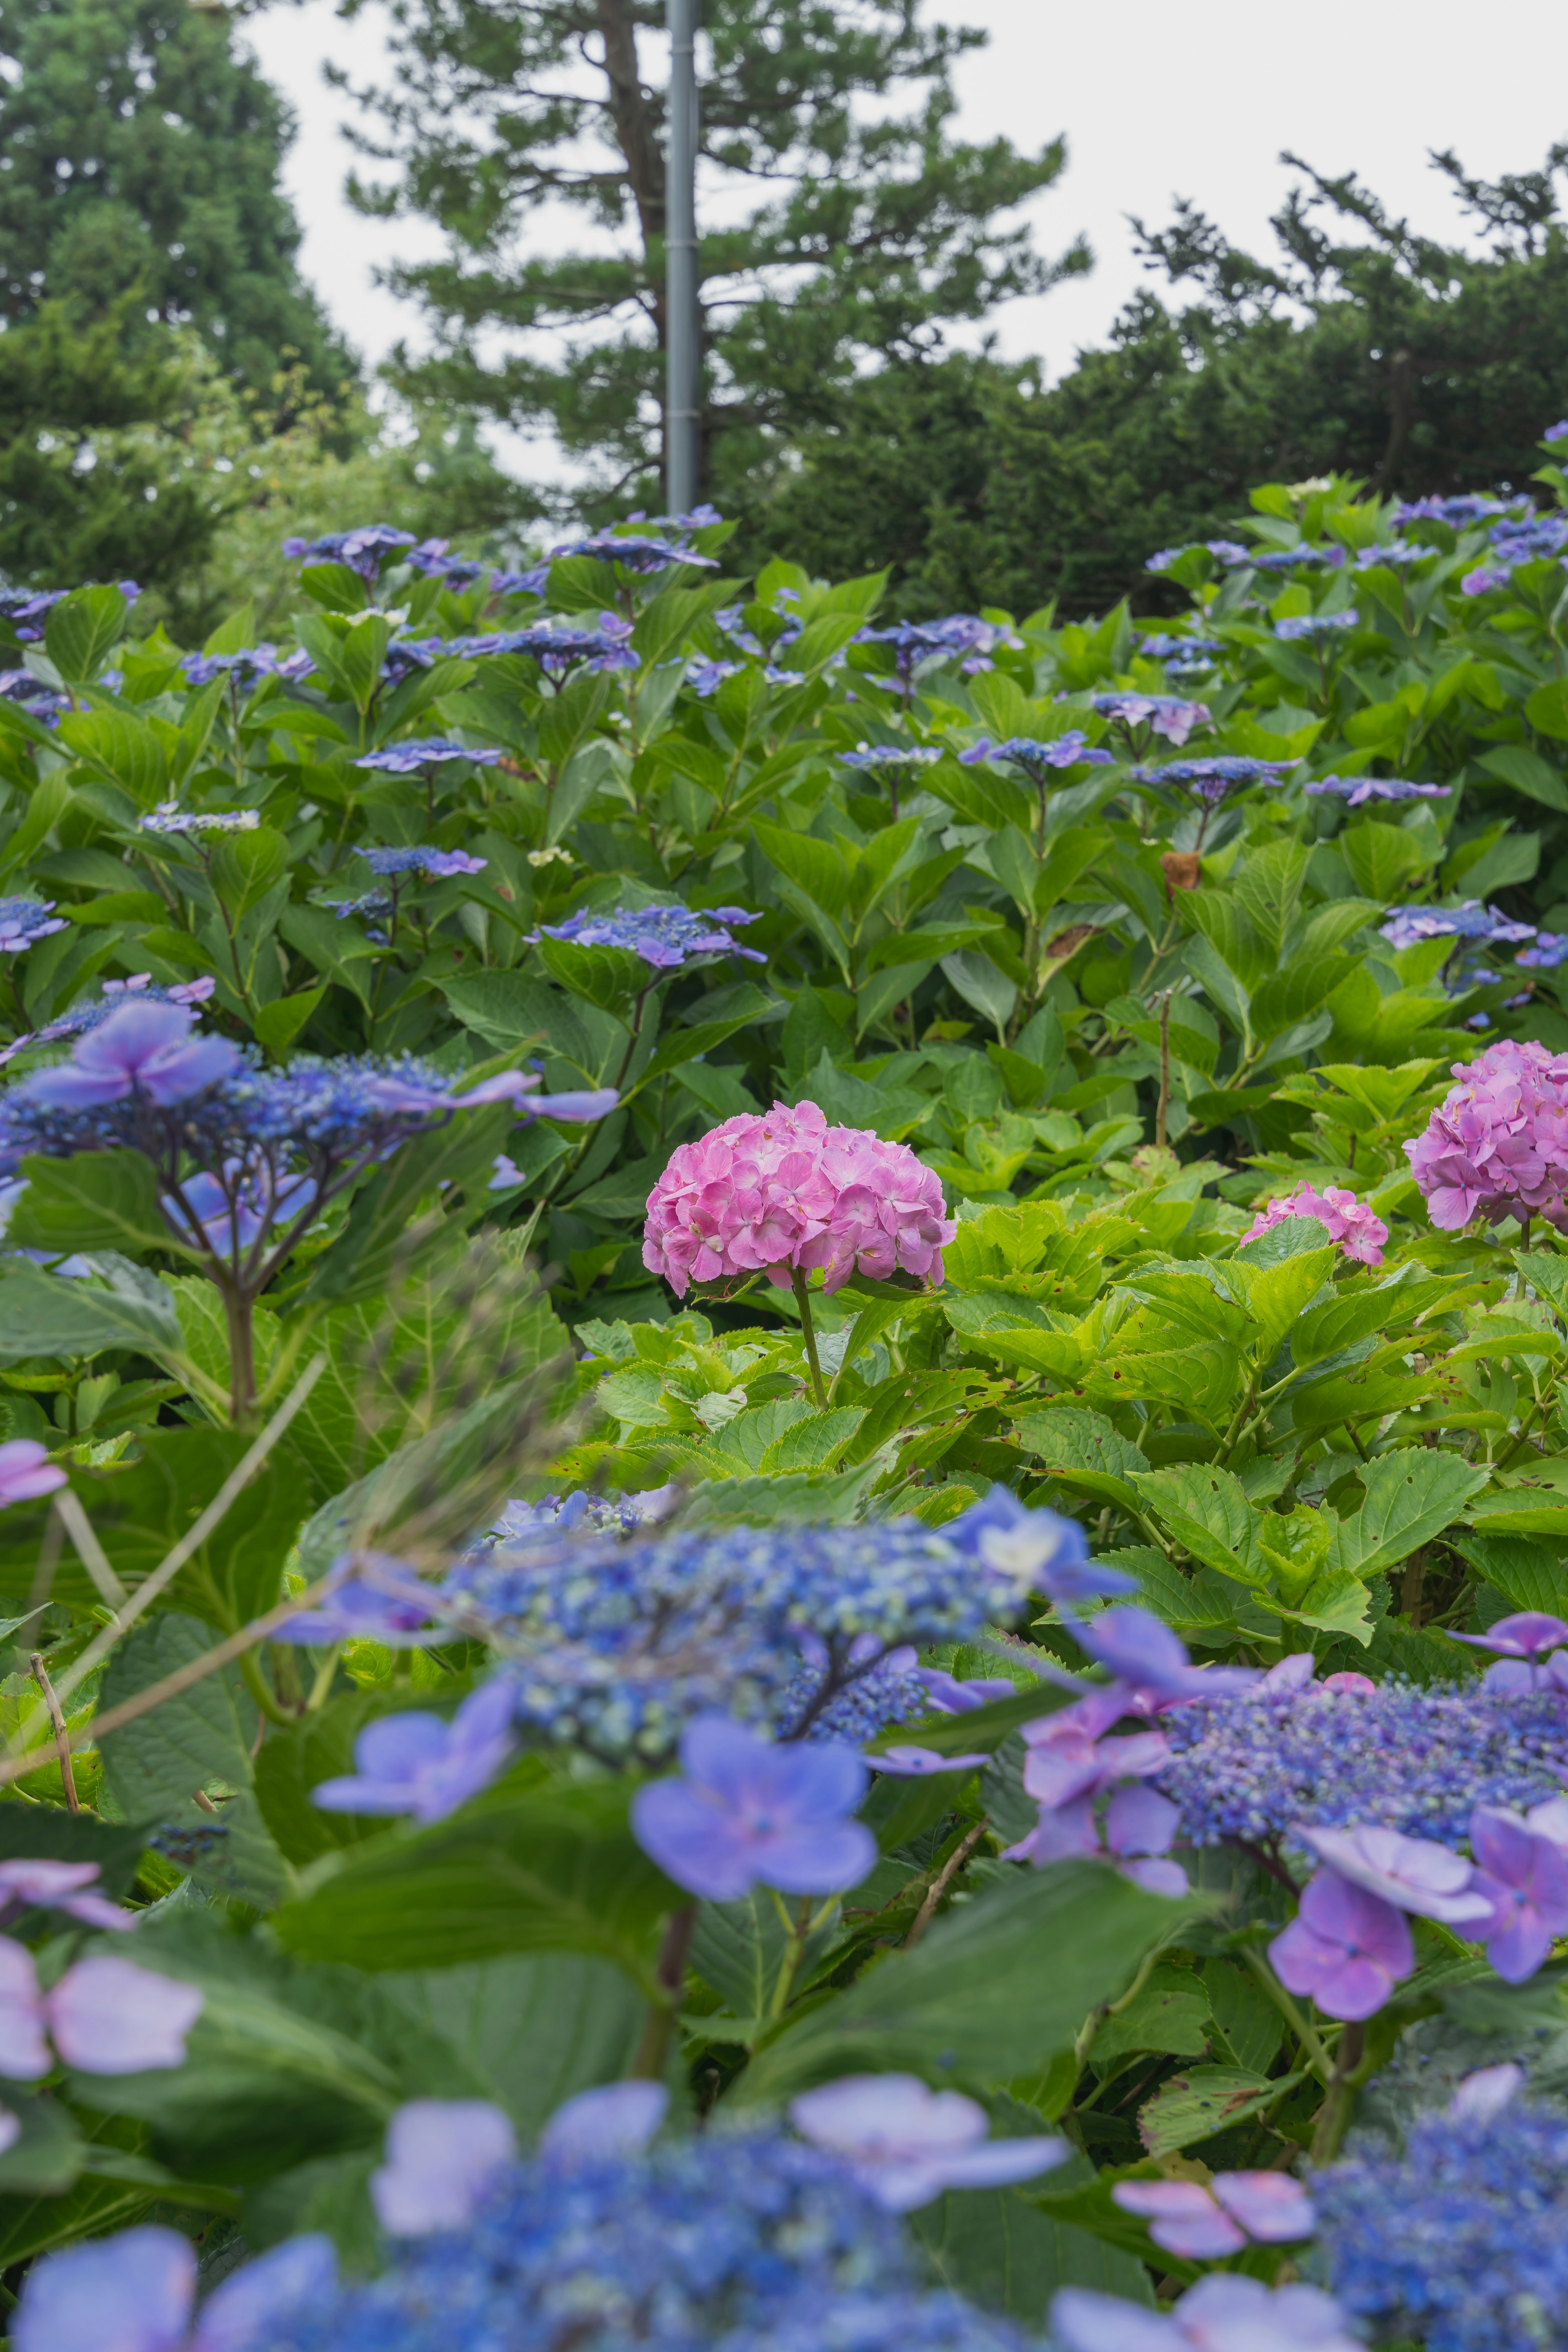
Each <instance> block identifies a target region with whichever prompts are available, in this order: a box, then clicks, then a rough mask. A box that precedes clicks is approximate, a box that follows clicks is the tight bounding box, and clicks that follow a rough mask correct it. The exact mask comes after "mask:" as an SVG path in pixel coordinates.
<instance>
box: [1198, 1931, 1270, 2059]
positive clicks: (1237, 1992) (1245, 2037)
mask: <svg viewBox="0 0 1568 2352" xmlns="http://www.w3.org/2000/svg"><path fill="white" fill-rule="evenodd" d="M1204 1990H1205V1993H1206V1994H1207V1995H1208V2003H1209V2010H1210V2012H1211V2014H1212V2015H1213V2018H1214V2021H1215V2025H1216V2026H1217V2027H1218V2028H1219V2031H1220V2032H1221V2033H1222V2034H1223V2035H1224V2036H1225V2040H1226V2049H1227V2051H1228V2053H1229V2054H1230V2056H1231V2057H1232V2058H1233V2059H1234V2060H1235V2061H1236V2063H1237V2066H1238V2067H1239V2068H1240V2069H1241V2070H1242V2071H1243V2072H1244V2073H1247V2074H1267V2073H1268V2068H1269V2067H1270V2066H1271V2065H1272V2064H1273V2063H1274V2059H1275V2055H1276V2053H1278V2051H1279V2044H1280V2042H1282V2041H1283V2040H1284V2038H1285V2021H1284V2019H1283V2018H1282V2017H1281V2016H1280V2014H1279V2011H1278V2010H1277V2009H1276V2008H1275V2006H1274V2003H1273V2002H1272V2001H1271V2000H1269V1998H1268V1994H1267V1993H1266V1992H1265V1991H1264V1990H1263V1987H1262V1985H1261V1984H1260V1983H1259V1982H1258V1979H1257V1977H1255V1976H1254V1975H1253V1973H1252V1970H1251V1969H1248V1968H1243V1967H1240V1966H1238V1965H1237V1962H1236V1961H1235V1960H1225V1959H1215V1960H1206V1961H1205V1963H1204Z"/></svg>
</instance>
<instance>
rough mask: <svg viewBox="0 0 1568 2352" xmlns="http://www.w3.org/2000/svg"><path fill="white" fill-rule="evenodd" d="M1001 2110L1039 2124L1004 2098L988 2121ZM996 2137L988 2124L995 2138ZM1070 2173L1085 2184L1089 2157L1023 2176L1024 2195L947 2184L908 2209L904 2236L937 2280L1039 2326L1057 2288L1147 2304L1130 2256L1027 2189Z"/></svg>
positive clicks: (1148, 2291) (1138, 2265) (1138, 2268)
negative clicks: (1037, 2176)
mask: <svg viewBox="0 0 1568 2352" xmlns="http://www.w3.org/2000/svg"><path fill="white" fill-rule="evenodd" d="M999 2109H1000V2110H1001V2111H1002V2118H1003V2119H1005V2120H1012V2119H1014V2118H1016V2119H1017V2126H1018V2128H1020V2129H1027V2130H1033V2131H1040V2130H1041V2129H1043V2128H1044V2118H1043V2117H1042V2116H1038V2115H1037V2114H1036V2113H1035V2111H1034V2110H1033V2109H1032V2108H1027V2107H1024V2106H1022V2105H1019V2103H1018V2102H1016V2101H1014V2100H1008V2099H1005V2098H1000V2099H994V2100H993V2102H992V2118H993V2126H994V2125H995V2123H996V2121H997V2120H998V2110H999ZM1002 2136H1003V2135H999V2134H997V2133H996V2132H995V2131H994V2130H993V2137H1002ZM1075 2171H1081V2173H1082V2175H1083V2178H1084V2179H1085V2181H1086V2182H1087V2181H1088V2180H1090V2179H1092V2178H1093V2174H1092V2171H1091V2168H1090V2167H1089V2162H1088V2160H1087V2158H1084V2157H1082V2156H1079V2155H1075V2156H1074V2157H1073V2158H1069V2160H1068V2163H1067V2164H1066V2165H1063V2166H1060V2167H1058V2168H1055V2169H1053V2170H1052V2171H1050V2172H1047V2173H1046V2174H1044V2175H1043V2176H1042V2179H1041V2180H1040V2181H1039V2182H1038V2183H1032V2182H1026V2183H1025V2184H1024V2187H1023V2193H1020V2192H1019V2191H1018V2190H1016V2189H952V2190H950V2191H949V2192H948V2194H947V2195H946V2196H944V2197H939V2198H938V2199H936V2200H935V2201H934V2202H933V2203H931V2204H930V2205H925V2206H922V2207H921V2209H920V2210H919V2211H918V2212H915V2213H911V2214H910V2219H909V2229H910V2234H911V2235H912V2236H913V2238H914V2239H915V2242H916V2243H917V2244H918V2245H919V2246H920V2247H921V2249H922V2251H923V2252H924V2255H925V2259H926V2262H927V2263H928V2264H929V2266H930V2268H931V2272H932V2273H933V2274H934V2276H935V2277H936V2279H937V2280H938V2281H939V2282H940V2284H942V2285H943V2286H946V2287H949V2288H951V2289H952V2292H953V2293H955V2294H962V2295H964V2296H966V2297H967V2298H968V2300H969V2301H970V2302H971V2303H976V2304H979V2305H981V2306H982V2307H983V2308H984V2309H985V2310H988V2311H1000V2312H1005V2313H1006V2314H1007V2315H1010V2316H1011V2317H1013V2318H1015V2319H1016V2320H1019V2321H1021V2322H1023V2323H1025V2324H1026V2325H1028V2326H1033V2327H1035V2328H1040V2327H1042V2326H1044V2325H1045V2321H1046V2316H1047V2312H1048V2310H1049V2307H1050V2304H1051V2301H1052V2299H1053V2297H1054V2296H1055V2295H1056V2294H1058V2293H1059V2292H1060V2290H1061V2289H1062V2288H1063V2287H1068V2286H1076V2287H1088V2288H1089V2289H1091V2290H1092V2291H1093V2292H1094V2293H1096V2294H1111V2295H1116V2296H1118V2297H1119V2298H1120V2299H1121V2301H1123V2302H1125V2303H1128V2304H1131V2305H1135V2306H1136V2305H1142V2306H1143V2307H1144V2308H1145V2309H1150V2308H1152V2304H1153V2300H1154V2297H1153V2290H1152V2287H1151V2286H1150V2284H1149V2273H1148V2271H1147V2270H1146V2269H1145V2267H1144V2265H1143V2263H1142V2262H1140V2261H1139V2260H1138V2259H1137V2257H1136V2255H1134V2254H1132V2253H1129V2252H1123V2251H1122V2250H1121V2248H1120V2247H1119V2246H1117V2245H1114V2244H1107V2243H1106V2242H1105V2241H1104V2240H1103V2239H1101V2238H1100V2237H1097V2236H1092V2235H1091V2234H1090V2232H1089V2231H1088V2230H1084V2229H1080V2228H1079V2227H1078V2226H1077V2225H1076V2224H1075V2223H1073V2222H1072V2221H1066V2220H1063V2219H1062V2218H1060V2216H1059V2215H1058V2213H1056V2212H1055V2211H1054V2210H1052V2206H1051V2204H1050V2203H1049V2202H1047V2201H1046V2200H1043V2199H1041V2198H1039V2197H1037V2196H1033V2195H1031V2194H1030V2193H1029V2191H1030V2190H1031V2189H1036V2188H1044V2189H1047V2190H1048V2189H1052V2188H1054V2187H1056V2185H1057V2184H1058V2183H1063V2184H1064V2185H1065V2183H1066V2181H1067V2180H1068V2179H1069V2178H1070V2177H1071V2175H1072V2174H1073V2173H1074V2172H1075ZM1123 2218H1126V2217H1123Z"/></svg>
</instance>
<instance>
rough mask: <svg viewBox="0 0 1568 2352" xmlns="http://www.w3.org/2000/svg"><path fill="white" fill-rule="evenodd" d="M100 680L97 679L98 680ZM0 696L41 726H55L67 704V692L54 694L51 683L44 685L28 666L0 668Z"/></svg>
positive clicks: (68, 699)
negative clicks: (25, 667)
mask: <svg viewBox="0 0 1568 2352" xmlns="http://www.w3.org/2000/svg"><path fill="white" fill-rule="evenodd" d="M104 682H105V681H103V680H101V679H100V684H102V683H104ZM0 696H4V698H5V700H6V701H7V702H14V703H15V704H16V707H17V709H19V710H25V711H26V713H27V716H28V718H29V719H37V720H38V721H39V722H40V724H42V725H43V726H45V727H58V725H59V723H60V714H61V712H62V711H66V710H68V709H70V707H71V702H70V697H69V695H68V694H57V693H56V691H55V689H54V688H53V687H52V686H46V685H45V684H44V682H43V680H42V678H38V677H34V676H33V673H32V671H31V670H30V669H4V670H0Z"/></svg>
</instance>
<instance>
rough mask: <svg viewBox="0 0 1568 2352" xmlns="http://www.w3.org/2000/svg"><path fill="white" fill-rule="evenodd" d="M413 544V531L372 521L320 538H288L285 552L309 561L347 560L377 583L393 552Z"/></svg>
mask: <svg viewBox="0 0 1568 2352" xmlns="http://www.w3.org/2000/svg"><path fill="white" fill-rule="evenodd" d="M413 545H414V533H413V532H412V531H411V530H397V529H395V526H394V525H393V524H391V523H388V522H372V523H362V524H361V525H360V526H359V528H358V529H357V530H330V531H327V532H325V533H324V534H323V536H322V537H321V538H320V539H286V540H285V541H283V552H284V554H285V555H290V556H294V557H296V558H300V559H302V560H303V561H304V562H307V563H346V564H347V566H348V568H349V570H350V571H351V572H358V574H359V576H360V578H361V579H362V580H365V581H372V582H374V580H375V578H376V576H377V574H378V573H379V572H380V571H381V567H382V564H383V563H384V561H385V559H386V558H387V557H388V556H389V555H391V556H395V555H397V554H398V552H399V551H400V550H401V549H403V548H405V547H412V546H413Z"/></svg>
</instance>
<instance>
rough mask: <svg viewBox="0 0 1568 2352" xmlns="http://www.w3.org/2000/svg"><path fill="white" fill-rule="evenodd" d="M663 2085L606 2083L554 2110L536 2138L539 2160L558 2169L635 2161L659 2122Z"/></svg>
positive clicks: (666, 2095)
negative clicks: (560, 2166) (550, 2161)
mask: <svg viewBox="0 0 1568 2352" xmlns="http://www.w3.org/2000/svg"><path fill="white" fill-rule="evenodd" d="M668 2105H669V2093H668V2091H667V2090H666V2089H665V2086H664V2084H662V2083H607V2084H605V2086H604V2088H603V2089H602V2090H597V2091H579V2092H578V2094H577V2095H576V2097H575V2098H574V2099H568V2100H566V2101H565V2103H564V2104H563V2105H561V2106H559V2107H557V2108H556V2110H555V2113H554V2114H553V2115H552V2116H551V2118H550V2121H549V2122H548V2123H547V2124H546V2125H545V2126H544V2129H543V2130H542V2132H541V2134H540V2136H539V2152H540V2154H541V2156H547V2157H550V2158H552V2159H553V2160H554V2161H555V2162H557V2163H559V2164H606V2163H609V2162H610V2161H612V2160H613V2159H614V2158H617V2157H624V2156H640V2155H641V2154H642V2151H643V2149H644V2148H645V2147H647V2144H648V2142H649V2140H650V2139H652V2137H653V2136H654V2134H655V2132H656V2131H658V2127H659V2126H660V2124H661V2123H662V2122H663V2121H664V2116H665V2110H666V2108H667V2107H668Z"/></svg>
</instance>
